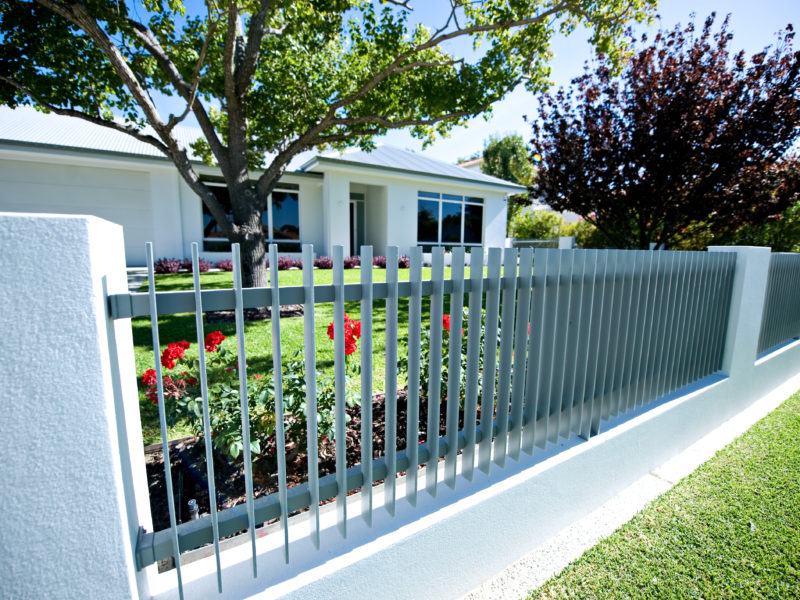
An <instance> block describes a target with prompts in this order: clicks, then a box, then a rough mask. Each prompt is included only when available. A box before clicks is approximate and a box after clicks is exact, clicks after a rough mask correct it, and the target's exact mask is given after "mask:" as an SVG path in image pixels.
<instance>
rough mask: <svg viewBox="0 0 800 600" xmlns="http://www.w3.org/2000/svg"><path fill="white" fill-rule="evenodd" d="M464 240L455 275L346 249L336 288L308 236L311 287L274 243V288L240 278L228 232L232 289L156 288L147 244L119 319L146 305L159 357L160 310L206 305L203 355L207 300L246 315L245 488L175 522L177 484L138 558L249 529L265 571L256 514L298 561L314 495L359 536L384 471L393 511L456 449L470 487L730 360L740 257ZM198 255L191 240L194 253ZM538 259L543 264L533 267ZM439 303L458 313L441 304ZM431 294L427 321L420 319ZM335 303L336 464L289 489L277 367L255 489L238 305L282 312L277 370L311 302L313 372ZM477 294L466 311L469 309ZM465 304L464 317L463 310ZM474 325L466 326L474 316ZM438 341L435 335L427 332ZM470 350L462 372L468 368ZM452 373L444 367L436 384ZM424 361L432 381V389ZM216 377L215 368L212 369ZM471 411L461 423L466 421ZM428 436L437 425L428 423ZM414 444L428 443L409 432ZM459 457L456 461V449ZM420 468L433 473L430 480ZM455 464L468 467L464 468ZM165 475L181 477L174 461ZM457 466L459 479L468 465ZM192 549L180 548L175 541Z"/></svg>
mask: <svg viewBox="0 0 800 600" xmlns="http://www.w3.org/2000/svg"><path fill="white" fill-rule="evenodd" d="M463 252H464V250H463V249H456V250H454V252H453V259H454V260H453V268H452V270H451V273H450V277H449V278H445V275H444V260H443V252H442V251H441V249H438V251H434V252H433V255H432V269H431V276H430V279H429V280H423V279H422V254H421V251H420V249H419V248H417V249H414V250H413V251H412V252H411V264H410V269H409V276H408V281H403V282H400V281H398V267H397V264H398V263H397V258H398V256H397V255H398V251H397V248H389V249H388V251H387V262H386V264H387V268H386V281H385V282H381V283H375V282H373V281H372V273H373V272H372V269H370V268H362V269H361V271H360V283H351V284H345V283H344V270H343V251H342V248H341V247H337V248H335V249H334V256H333V263H334V265H333V284H332V285H315V284H314V270H313V267H312V264H313V261H312V260H311V258H312V256H313V249H312V247H311V246H305V247H304V248H303V285H302V286H297V287H279V286H278V285H277V282H278V272H277V253H276V249H275V247H272V248H271V249H270V259H271V261H270V262H271V285H270V287H269V288H265V289H243V288H242V286H241V276H240V271H239V256H238V247H236V246H234V255H233V258H234V261H233V262H234V266H235V271H234V287H233V289H230V290H201V289H200V279H199V276H198V274H197V269H195V270H194V272H195V276H194V285H195V289H194V291H191V292H188V291H187V292H156V291H155V285H154V279H153V274H152V249H151V248H148V256H149V257H150V260H151V265H150V287H149V293H148V294H117V295H112V296H111V297H110V305H111V307H112V315H113V317H114V318H128V317H137V316H146V315H150V316H151V318H152V331H153V346H154V353H155V355H156V356H158V354H159V353H160V351H161V347H160V344H159V339H158V318H157V317H158V316H159V315H167V314H174V313H183V312H195V314H196V339H197V342H198V347H199V353H200V360H201V367H202V369H203V370H204V368H205V367H204V364H203V357H204V351H203V338H204V331H205V330H204V323H203V318H202V312H203V311H207V310H212V309H213V310H226V309H229V310H234V311H235V318H236V332H237V347H238V365H239V374H240V390H239V392H240V398H241V407H242V409H241V416H242V435H243V438H244V444H243V453H244V460H243V466H244V474H243V476H244V478H245V482H246V498H247V499H246V502H245V503H244V504H242V505H239V506H236V507H234V508H229V509H226V510H223V511H217V508H216V506H214V504H215V503H213V502H212V507H211V514H209V515H207V516H204V517H201V518H200V519H199V520H196V521H191V522H188V523H184V524H181V525H177V524H176V520H175V514H174V510H173V503H174V500H173V499H172V490H171V489H168V492H167V493H168V497H169V498H170V501H169V507H170V512H171V514H170V521H171V527H170V528H169V529H166V530H163V531H157V532H146V533H144V534H143V535H141V536H140V539H139V543H138V547H137V549H136V557H137V561H138V564H139V566H140V567H145V566H147V565H149V564H152V563H153V562H156V561H159V560H162V559H165V558H169V557H173V558H178V560H176V567H177V569H178V572H179V579H180V560H179V556H180V551H186V550H190V549H193V548H197V547H200V546H202V545H206V544H211V543H213V544H214V546H215V550H216V552H217V566H218V585H219V586H220V589H222V585H223V584H222V580H221V572H220V568H219V539H220V537H225V536H229V535H232V534H234V533H236V532H240V531H243V530H245V529H246V530H248V531H249V534H250V538H251V547H252V553H253V575H254V576H256V575H257V568H256V549H255V530H256V527H257V526H259V525H260V524H262V523H265V522H268V521H271V520H275V519H279V521H280V524H281V528H282V530H283V539H284V553H285V554H284V556H285V560H286V561H287V562H288V561H289V559H290V557H289V543H288V529H287V527H288V525H287V518H288V516H289V515H290V514H291V513H293V512H296V511H298V510H301V509H306V508H307V509H309V510H308V518H309V521H310V523H311V532H310V536H311V539H312V541H313V542H314V545H315V546H316V547H319V503H320V501H325V500H327V499H329V498H335V500H334V501H335V503H336V506H337V522H338V527H339V530H340V532H341V534H342V535H343V536H346V535H347V517H348V515H347V502H346V499H347V495H348V494H349V493H351V492H352V491H354V490H360V492H361V495H362V502H361V513H362V516H363V518H364V519H365V520H366V521H367V522H368V523H369V522H371V520H372V511H373V501H372V495H373V487H372V485H371V484H372V483H373V482H377V481H381V480H383V481H384V488H385V489H384V506H385V507H386V509H387V510H388V511H389V513H390V514H393V513H394V506H395V502H396V501H397V498H396V488H395V482H396V477H397V476H398V474H400V473H402V472H405V473H406V478H407V480H406V486H405V489H406V496H407V500H408V501H409V502H410V503H411V504H415V503H416V499H417V494H418V493H420V487H421V486H424V488H425V489H426V490H427V492H428V493H429V494H432V495H435V493H436V489H437V477H438V472H439V470H438V469H437V468H432V467H435V466H436V463H437V461H438V460H439V459H440V458H443V459H444V471H443V472H444V480H445V483H446V484H447V485H448V486H449V487H453V488H454V487H455V486H456V485H468V482H469V481H470V480H472V478H473V472H474V469H475V468H478V469H480V470H481V471H483V472H485V473H489V472H490V470H491V468H492V463H494V464H495V468H502V467H503V466H504V464H505V462H506V458H507V457H510V458H512V459H518V458H519V456H520V453H521V452H525V453H527V454H532V453H533V452H534V451H535V449H536V448H537V447H538V448H545V447H546V445H547V444H548V443H556V442H557V441H558V440H559V438H569V437H570V436H571V435H573V434H577V435H579V436H581V437H584V438H589V437H591V436H593V435H595V434H597V433H598V432H599V431H600V428H601V424H602V423H603V422H604V421H607V420H608V419H609V418H611V417H615V416H617V415H620V414H624V413H626V412H628V411H630V410H632V409H634V408H637V407H640V406H642V405H646V404H648V403H649V402H651V401H653V400H655V399H657V398H659V397H663V396H664V395H665V394H669V393H671V392H673V391H675V390H677V389H679V388H681V387H683V386H686V385H687V384H690V383H692V382H694V381H697V380H699V379H702V378H703V377H705V376H707V375H710V374H712V373H715V372H717V371H719V369H720V368H721V362H722V357H723V350H724V347H725V336H726V331H727V324H728V314H729V309H730V304H731V290H732V283H733V275H734V270H735V263H736V255H735V254H732V253H705V252H648V251H594V250H551V249H536V250H533V249H530V248H523V249H521V250H517V249H510V248H509V249H505V250H504V251H501V250H500V249H489V250H488V261H487V264H488V266H487V268H486V270H485V272H484V270H482V269H479V268H475V269H472V270H471V272H470V275H469V277H468V278H465V273H464V267H463V265H464V260H463V256H462V254H463ZM473 253H474V254H475V256H474V257H473V261H471V262H472V264H481V263H482V262H483V260H482V258H483V250H482V249H475V250H473ZM479 257H480V258H479ZM194 259H195V261H196V260H197V250H196V248H195V249H194ZM361 264H362V265H371V264H372V249H371V248H370V247H365V248H363V249H362V254H361ZM534 267H535V268H534ZM400 298H408V307H409V308H408V328H407V332H403V333H407V338H408V340H409V342H408V356H407V364H408V368H407V373H402V374H401V375H402V379H401V380H400V381H398V369H397V358H398V357H397V349H398V300H399V299H400ZM445 299H448V300H449V302H448V306H449V310H448V311H445V310H444V306H445V302H444V301H445ZM376 300H383V301H384V303H385V314H386V320H385V323H386V326H385V347H386V352H385V356H384V357H383V365H382V366H383V368H384V371H385V382H386V384H385V389H386V390H387V391H390V390H395V389H397V388H398V387H407V389H408V400H407V412H406V415H407V416H406V422H405V423H403V424H402V425H404V427H405V430H406V432H407V434H406V439H407V440H409V443H408V444H407V446H406V448H404V449H401V450H400V451H399V452H398V451H397V450H396V432H397V428H398V407H397V397H396V395H395V394H392V393H391V392H390V393H388V394H386V395H385V422H384V424H383V425H384V427H385V448H384V449H383V450H384V451H383V453H382V456H379V457H378V458H373V448H372V434H371V428H370V424H372V423H373V415H372V414H371V410H372V395H373V389H372V373H373V367H374V366H375V365H373V352H372V342H373V339H372V334H373V327H372V314H373V302H374V301H376ZM423 300H424V301H425V305H426V308H427V309H428V311H429V314H430V322H424V321H423V319H422V313H423V310H422V308H423ZM345 301H358V302H360V304H361V332H362V350H361V365H360V366H361V423H362V436H361V461H360V464H357V465H355V466H352V467H350V468H348V467H347V464H346V462H345V459H346V448H345V440H346V434H347V422H346V414H345V406H346V399H345V398H346V394H347V389H346V385H347V378H346V374H345V357H346V354H345V335H344V324H345V321H344V313H345ZM325 302H333V306H334V319H333V323H334V336H333V338H334V347H335V360H334V373H335V410H334V412H335V433H334V439H335V446H336V452H335V453H336V469H335V473H334V474H331V475H328V476H325V477H319V474H318V471H317V462H316V461H315V460H309V461H308V477H307V482H305V483H303V484H302V485H298V486H294V487H292V488H288V489H287V484H286V463H285V452H284V447H283V442H284V440H285V432H284V430H283V423H284V415H283V402H282V383H281V377H275V378H274V391H273V393H274V398H275V423H276V434H275V435H276V439H277V440H278V444H277V456H276V459H277V478H278V488H279V491H278V493H275V494H271V495H266V496H262V497H259V498H255V499H254V497H253V477H252V472H251V469H250V464H251V461H252V457H251V452H250V440H249V433H250V427H249V423H248V411H247V410H246V407H247V405H248V404H247V403H248V396H247V393H248V390H247V383H246V382H247V357H246V355H245V350H244V311H245V309H247V308H252V307H258V306H269V307H271V309H272V321H271V326H272V361H273V369H274V372H275V373H280V372H282V371H281V369H282V364H283V357H282V348H281V338H280V331H281V329H280V322H281V318H280V310H279V307H280V305H284V304H302V305H303V306H304V309H305V310H304V316H303V319H304V321H305V348H304V362H305V372H306V373H315V372H316V364H315V339H314V320H315V305H316V304H319V303H325ZM463 308H466V310H465V311H463V310H462V309H463ZM447 313H449V332H450V333H449V336H448V337H449V355H448V356H447V357H446V358H444V359H441V358H440V357H442V343H443V335H445V334H444V333H443V328H442V327H441V326H439V324H440V323H442V321H443V317H445V316H446V314H447ZM462 314H466V322H465V321H464V320H463V318H462ZM463 327H466V339H465V340H462V328H463ZM423 331H424V332H425V334H426V338H428V339H429V352H427V355H428V356H429V357H430V360H429V362H428V363H425V364H420V349H421V343H420V340H421V335H422V334H423ZM426 342H427V340H426ZM462 361H463V363H464V366H465V368H464V369H463V372H462ZM154 366H155V368H156V370H157V382H158V386H157V387H158V394H159V395H158V398H159V410H160V413H161V414H160V418H161V428H162V442H163V446H164V456H165V457H168V456H169V452H168V447H167V436H166V415H165V402H164V390H163V388H162V376H161V371H160V365H159V364H158V361H156V364H155V365H154ZM443 370H444V371H445V372H446V374H447V385H446V387H445V390H446V394H445V397H440V396H442V393H441V392H442V389H443V385H442V375H443ZM421 373H423V374H425V375H427V377H426V379H427V380H428V382H429V383H428V385H427V387H423V388H422V389H421V388H420V384H419V382H420V376H421ZM201 381H204V377H201ZM316 394H317V389H316V381H315V379H314V377H310V378H307V400H306V410H307V415H306V416H307V424H308V431H307V440H308V449H307V453H308V456H309V457H316V456H318V447H317V439H318V436H317V431H316V423H317V419H316V412H317V405H316V400H317V398H316ZM448 398H457V399H459V401H457V402H446V426H445V434H444V435H443V436H441V437H440V436H439V435H438V432H439V426H438V420H439V416H440V413H439V410H438V407H439V406H440V404H441V403H443V401H445V400H446V399H448ZM421 403H422V406H423V407H425V408H428V407H431V409H430V410H427V411H426V412H427V414H428V418H427V423H424V424H422V425H423V428H424V430H425V433H426V435H425V441H424V442H423V443H418V442H419V440H420V425H421V424H420V420H419V415H420V405H421ZM208 410H209V409H208V392H207V389H206V388H205V384H203V417H204V423H205V425H204V429H205V436H206V439H208V437H209V427H208ZM459 421H461V423H462V425H459ZM427 432H435V433H434V435H427ZM415 442H417V443H415ZM210 448H211V445H210V444H209V445H208V446H207V452H208V454H207V468H208V477H207V481H208V482H210V484H211V486H212V489H210V490H209V492H210V493H209V497H210V498H214V497H215V495H214V490H213V480H214V473H213V461H212V460H211V450H210ZM459 453H461V458H460V461H459V460H458V456H459ZM419 466H425V467H427V468H426V469H425V470H424V473H425V475H424V481H418V478H419V477H421V475H419V473H421V471H418V467H419ZM459 466H460V468H459ZM165 469H166V475H165V480H166V483H167V486H168V488H171V481H172V477H171V474H170V465H169V460H166V461H165ZM458 472H460V474H461V475H463V478H464V479H463V480H462V481H461V483H460V484H459V483H458V481H459V480H458V478H457V473H458ZM178 549H180V551H179V550H178Z"/></svg>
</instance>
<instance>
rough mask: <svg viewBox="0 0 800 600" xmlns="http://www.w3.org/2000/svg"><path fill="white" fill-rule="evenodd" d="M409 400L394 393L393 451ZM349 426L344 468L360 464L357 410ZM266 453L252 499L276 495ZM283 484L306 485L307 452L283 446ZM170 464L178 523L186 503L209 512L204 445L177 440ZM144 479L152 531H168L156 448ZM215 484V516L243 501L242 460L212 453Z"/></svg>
mask: <svg viewBox="0 0 800 600" xmlns="http://www.w3.org/2000/svg"><path fill="white" fill-rule="evenodd" d="M407 400H408V399H407V394H406V391H405V390H401V391H398V393H397V444H396V445H397V450H403V449H405V448H406V429H407V427H406V426H407V418H406V413H407V403H408V402H407ZM347 413H348V414H349V415H350V418H351V420H350V422H349V423H348V425H347V438H346V439H347V466H348V467H351V466H353V465H356V464H358V463H359V462H361V408H360V407H352V408H351V407H348V408H347ZM419 413H420V419H419V430H420V440H419V441H420V443H421V442H424V441H425V440H426V433H427V431H426V430H427V419H428V414H427V413H428V411H427V402H426V400H425V399H424V398H423V399H422V400H421V401H420V407H419ZM385 414H386V406H385V402H384V396H383V395H377V396H375V397H374V398H373V401H372V415H373V427H372V448H373V457H374V458H378V457H380V456H383V454H384V434H385ZM446 415H447V401H446V400H445V401H443V402H442V403H441V405H440V411H439V435H440V436H442V435H444V434H445V423H446ZM463 418H464V414H463V411H459V429H460V428H462V427H463ZM262 448H263V449H264V451H263V452H262V453H261V454H260V455H258V456H254V457H253V482H254V495H255V497H259V496H263V495H267V494H271V493H274V492H276V491H277V490H278V474H277V472H278V471H277V463H276V461H275V442H274V441H271V442H268V443H267V444H266V447H265V448H264V445H263V444H262ZM286 455H287V459H286V467H287V473H286V479H287V484H288V485H289V486H290V487H291V486H294V485H298V484H300V483H303V482H305V481H307V480H308V467H307V465H308V462H307V458H308V457H307V454H306V449H305V448H299V447H297V445H296V444H294V443H292V442H290V441H287V443H286ZM170 461H171V462H170V464H171V468H172V485H173V491H174V494H175V504H176V506H179V507H180V511H181V514H180V515H178V518H179V521H184V520H187V519H188V518H189V514H188V508H187V503H188V501H189V500H190V499H195V500H197V504H198V506H199V508H200V514H201V515H202V514H207V513H209V512H210V510H211V509H210V505H209V502H208V484H207V477H206V461H205V446H204V444H203V440H202V439H194V438H189V439H185V440H181V441H179V442H177V443H175V444H174V445H172V446H171V447H170ZM146 465H147V477H148V483H149V486H150V508H151V510H152V513H153V525H154V527H155V530H156V531H159V530H161V529H166V528H168V527H169V513H168V508H167V501H166V485H165V478H164V461H163V454H162V451H161V449H160V448H153V449H151V450H150V451H148V452H146ZM318 465H319V475H320V477H322V476H324V475H327V474H329V473H333V472H335V470H336V453H335V447H334V443H333V440H328V439H325V440H323V442H321V443H320V446H319V462H318ZM214 482H215V485H216V492H217V507H218V509H219V510H222V509H224V508H229V507H231V506H235V505H236V504H239V503H241V502H244V500H245V488H244V470H243V468H242V460H241V458H239V459H237V460H235V461H234V460H231V459H230V458H229V457H228V456H227V455H225V454H223V453H221V452H218V451H216V450H214Z"/></svg>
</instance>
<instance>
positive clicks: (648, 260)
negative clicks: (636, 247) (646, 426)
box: [633, 252, 658, 407]
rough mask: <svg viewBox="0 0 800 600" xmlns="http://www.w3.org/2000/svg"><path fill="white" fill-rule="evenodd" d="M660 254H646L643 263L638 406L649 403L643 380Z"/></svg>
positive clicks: (636, 380) (636, 381) (637, 385)
mask: <svg viewBox="0 0 800 600" xmlns="http://www.w3.org/2000/svg"><path fill="white" fill-rule="evenodd" d="M656 254H658V253H657V252H644V263H643V270H642V294H641V295H640V302H641V306H640V307H639V310H640V313H639V317H640V319H639V324H640V327H639V329H638V331H639V336H638V337H639V339H638V346H639V351H638V355H639V360H638V362H637V365H636V370H635V372H634V381H635V385H634V388H633V389H634V390H635V391H634V393H635V396H636V406H637V407H639V406H642V405H643V404H645V403H646V402H647V398H645V397H644V388H643V381H642V380H643V379H644V375H645V368H646V365H647V353H648V350H649V348H650V339H649V336H650V320H651V317H652V311H653V309H652V306H651V302H652V300H651V297H650V296H651V292H652V288H651V285H650V279H651V276H652V273H653V262H654V258H655V255H656Z"/></svg>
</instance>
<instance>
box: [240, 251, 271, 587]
mask: <svg viewBox="0 0 800 600" xmlns="http://www.w3.org/2000/svg"><path fill="white" fill-rule="evenodd" d="M231 250H232V251H233V293H234V298H235V299H236V306H235V311H234V313H235V316H236V350H237V355H238V356H237V359H238V364H239V408H240V410H241V413H242V454H243V460H244V488H245V500H246V502H247V528H248V530H249V532H250V548H251V550H252V554H253V577H254V578H255V577H258V563H257V561H256V516H255V507H254V506H253V459H252V456H251V452H250V404H249V402H248V398H247V360H246V357H245V353H244V300H243V299H242V259H241V251H240V249H239V244H238V243H236V244H231ZM278 373H280V371H278ZM276 405H277V403H276Z"/></svg>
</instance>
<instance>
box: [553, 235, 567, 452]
mask: <svg viewBox="0 0 800 600" xmlns="http://www.w3.org/2000/svg"><path fill="white" fill-rule="evenodd" d="M557 252H558V254H559V256H560V261H559V269H558V271H557V272H556V276H555V277H556V289H557V292H556V293H557V296H556V298H557V299H556V322H555V340H554V344H553V356H554V362H553V379H552V381H551V383H550V416H549V422H548V424H547V430H548V431H549V432H550V435H549V436H548V439H549V440H550V441H551V442H553V443H556V442H558V436H559V435H562V426H561V409H562V403H563V398H564V373H565V371H566V368H567V365H566V363H567V339H568V336H569V329H568V327H567V321H568V320H569V314H570V310H571V309H570V297H571V293H570V292H571V290H570V288H571V287H572V256H573V251H572V250H558V251H557Z"/></svg>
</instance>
